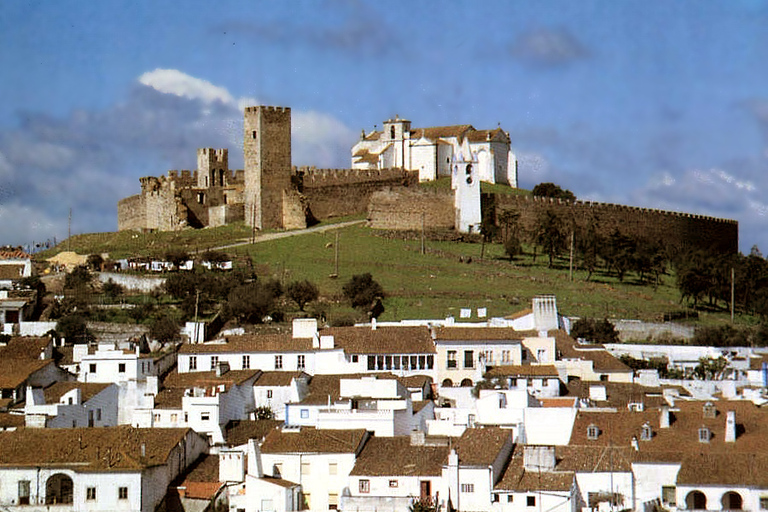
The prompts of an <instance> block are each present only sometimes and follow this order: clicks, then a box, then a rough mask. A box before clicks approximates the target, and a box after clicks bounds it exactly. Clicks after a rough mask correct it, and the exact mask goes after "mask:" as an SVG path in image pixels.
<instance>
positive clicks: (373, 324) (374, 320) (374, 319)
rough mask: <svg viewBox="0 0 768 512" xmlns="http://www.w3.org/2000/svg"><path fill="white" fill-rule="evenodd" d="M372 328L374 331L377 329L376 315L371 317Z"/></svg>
mask: <svg viewBox="0 0 768 512" xmlns="http://www.w3.org/2000/svg"><path fill="white" fill-rule="evenodd" d="M371 330H372V331H375V330H376V318H375V317H374V318H371Z"/></svg>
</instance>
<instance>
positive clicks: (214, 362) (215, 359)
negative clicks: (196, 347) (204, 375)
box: [211, 356, 219, 370]
mask: <svg viewBox="0 0 768 512" xmlns="http://www.w3.org/2000/svg"><path fill="white" fill-rule="evenodd" d="M217 364H219V356H211V370H215V369H216V365H217Z"/></svg>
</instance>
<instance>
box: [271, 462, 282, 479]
mask: <svg viewBox="0 0 768 512" xmlns="http://www.w3.org/2000/svg"><path fill="white" fill-rule="evenodd" d="M282 474H283V463H282V462H275V464H274V465H273V466H272V475H274V476H278V477H279V476H281V475H282Z"/></svg>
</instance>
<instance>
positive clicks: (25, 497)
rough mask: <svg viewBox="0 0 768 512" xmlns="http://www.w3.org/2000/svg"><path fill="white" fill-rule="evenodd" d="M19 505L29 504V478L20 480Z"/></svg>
mask: <svg viewBox="0 0 768 512" xmlns="http://www.w3.org/2000/svg"><path fill="white" fill-rule="evenodd" d="M19 505H29V480H19Z"/></svg>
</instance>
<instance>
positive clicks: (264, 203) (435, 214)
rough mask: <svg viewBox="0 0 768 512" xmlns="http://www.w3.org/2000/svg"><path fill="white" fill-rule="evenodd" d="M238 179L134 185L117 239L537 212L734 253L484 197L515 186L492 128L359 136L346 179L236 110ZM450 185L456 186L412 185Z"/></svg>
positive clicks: (216, 175) (213, 172) (733, 231)
mask: <svg viewBox="0 0 768 512" xmlns="http://www.w3.org/2000/svg"><path fill="white" fill-rule="evenodd" d="M243 126H244V140H243V154H244V164H245V165H244V166H245V169H244V170H231V169H229V160H228V151H227V149H213V148H201V149H198V151H197V169H196V170H194V171H189V170H182V171H175V170H173V171H169V172H168V175H167V176H159V177H153V176H149V177H144V178H141V179H140V183H141V193H140V194H137V195H134V196H130V197H127V198H125V199H122V200H120V201H119V202H118V205H117V210H118V230H121V231H122V230H140V231H173V230H179V229H184V228H188V227H191V228H203V227H214V226H221V225H225V224H229V223H231V222H236V221H245V223H246V224H247V225H249V226H253V227H255V228H257V229H297V228H303V227H306V226H307V225H310V224H312V223H314V222H316V221H317V220H320V219H326V218H332V217H339V216H345V215H354V214H361V213H366V212H367V213H368V223H369V225H370V226H371V227H374V228H380V229H395V230H418V229H422V228H426V229H451V228H453V229H456V230H457V231H461V232H477V231H478V230H479V227H480V222H481V219H482V218H483V213H485V214H486V215H487V214H490V215H491V218H495V217H496V215H497V214H498V213H499V212H501V211H502V210H505V209H514V210H515V211H517V212H518V213H519V214H520V224H521V226H522V227H523V228H530V227H531V226H533V225H534V224H535V222H536V219H537V218H538V216H539V215H541V214H542V212H544V211H552V212H554V213H556V214H557V215H559V216H561V217H563V218H567V219H572V220H573V222H574V223H575V224H576V225H579V224H583V223H585V222H586V221H587V220H594V222H595V224H596V225H597V226H598V229H599V230H600V231H601V232H603V233H605V234H608V233H610V232H612V231H613V230H615V229H618V230H620V231H622V232H624V233H625V234H630V235H644V236H646V237H649V238H652V239H656V240H659V241H661V242H663V243H665V244H668V245H672V246H676V247H685V246H687V247H699V248H703V249H708V250H716V251H718V252H727V253H733V252H737V251H738V223H737V222H736V221H733V220H728V219H717V218H712V217H706V216H701V215H690V214H685V213H679V212H669V211H661V210H651V209H646V208H635V207H627V206H622V205H613V204H601V203H591V202H581V201H576V202H573V203H569V202H562V201H552V200H549V199H546V198H531V197H525V196H511V195H503V194H481V192H480V182H481V181H483V182H490V183H499V184H505V185H509V186H511V187H517V182H518V176H517V160H516V158H515V155H514V153H513V152H512V151H511V149H510V139H509V134H508V133H506V132H504V131H503V130H502V129H501V128H500V127H499V128H497V129H494V130H476V129H475V128H473V127H472V126H471V125H455V126H446V127H432V128H415V129H412V128H411V123H410V121H408V120H406V119H400V118H399V117H395V119H389V120H387V121H385V122H384V124H383V130H381V131H377V130H374V131H372V132H370V133H368V134H366V133H365V132H363V133H362V134H361V138H360V140H359V141H358V142H357V143H356V144H355V145H354V146H353V147H352V149H351V167H352V168H350V169H316V168H314V167H302V168H296V167H294V166H292V164H291V110H290V108H286V107H271V106H255V107H247V108H246V109H245V111H244V125H243ZM442 176H451V182H452V187H451V189H450V190H448V189H443V190H441V189H436V190H432V189H430V190H424V189H421V188H419V187H416V186H413V185H415V184H417V183H418V182H419V181H430V180H435V179H438V178H440V177H442Z"/></svg>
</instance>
